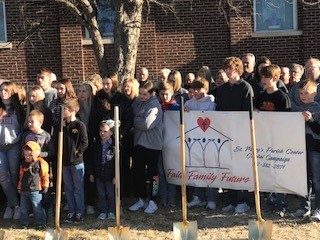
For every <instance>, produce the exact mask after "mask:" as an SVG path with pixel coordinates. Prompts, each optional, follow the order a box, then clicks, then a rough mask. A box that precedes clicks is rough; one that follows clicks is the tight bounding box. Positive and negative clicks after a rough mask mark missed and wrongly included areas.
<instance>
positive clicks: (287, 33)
mask: <svg viewBox="0 0 320 240" xmlns="http://www.w3.org/2000/svg"><path fill="white" fill-rule="evenodd" d="M256 1H257V0H254V1H253V11H254V12H253V23H254V28H253V31H254V32H253V34H252V36H253V37H268V36H270V37H274V36H296V35H302V31H298V13H297V11H298V10H297V0H292V4H293V11H292V14H293V29H290V30H288V29H286V30H268V31H257V21H256V18H257V14H256ZM284 1H285V0H284Z"/></svg>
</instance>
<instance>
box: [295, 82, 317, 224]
mask: <svg viewBox="0 0 320 240" xmlns="http://www.w3.org/2000/svg"><path fill="white" fill-rule="evenodd" d="M317 85H318V83H317V82H316V81H314V80H307V81H303V82H302V83H301V84H300V85H299V95H300V100H301V102H302V103H303V104H302V105H300V106H299V107H297V108H295V109H296V111H297V112H300V111H301V112H302V114H303V116H304V117H305V120H306V143H307V180H308V195H307V197H306V198H302V199H301V203H300V207H299V209H298V210H297V211H296V212H295V213H294V216H295V217H308V216H310V215H311V199H310V196H311V192H312V187H313V188H314V193H315V208H316V210H315V211H314V212H313V213H312V216H311V217H310V220H312V221H320V124H319V112H320V104H319V103H318V102H316V101H315V97H316V95H317V88H318V86H317Z"/></svg>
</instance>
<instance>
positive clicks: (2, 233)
mask: <svg viewBox="0 0 320 240" xmlns="http://www.w3.org/2000/svg"><path fill="white" fill-rule="evenodd" d="M4 234H5V232H4V230H1V231H0V240H3V239H4Z"/></svg>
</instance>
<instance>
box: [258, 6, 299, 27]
mask: <svg viewBox="0 0 320 240" xmlns="http://www.w3.org/2000/svg"><path fill="white" fill-rule="evenodd" d="M290 30H291V31H296V30H297V1H296V0H254V31H255V32H281V31H290Z"/></svg>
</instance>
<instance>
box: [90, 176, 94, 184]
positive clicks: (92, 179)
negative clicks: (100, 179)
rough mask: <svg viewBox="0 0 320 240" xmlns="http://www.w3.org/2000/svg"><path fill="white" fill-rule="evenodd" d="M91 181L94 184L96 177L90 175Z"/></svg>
mask: <svg viewBox="0 0 320 240" xmlns="http://www.w3.org/2000/svg"><path fill="white" fill-rule="evenodd" d="M89 180H90V182H92V183H93V182H94V176H93V175H90V176H89Z"/></svg>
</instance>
